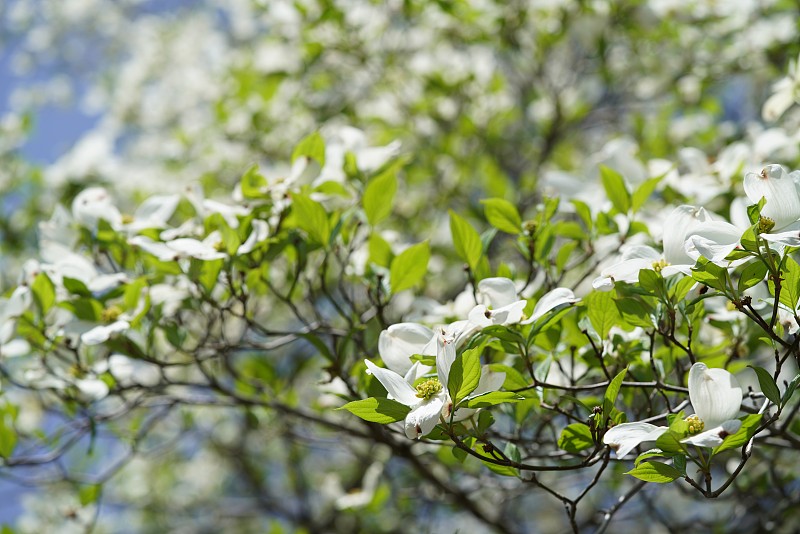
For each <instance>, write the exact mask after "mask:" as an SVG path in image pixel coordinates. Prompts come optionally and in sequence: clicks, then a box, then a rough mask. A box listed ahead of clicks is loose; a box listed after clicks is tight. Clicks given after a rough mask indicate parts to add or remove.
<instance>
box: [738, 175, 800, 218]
mask: <svg viewBox="0 0 800 534" xmlns="http://www.w3.org/2000/svg"><path fill="white" fill-rule="evenodd" d="M744 192H745V193H746V194H747V198H749V199H750V202H752V203H753V204H755V203H757V202H758V201H759V200H761V197H764V198H766V199H767V203H766V204H765V205H764V207H763V209H762V210H761V215H762V216H764V217H769V218H771V219H772V220H774V221H775V229H776V230H780V229H782V228H783V227H784V226H786V225H788V224H790V223H793V222H794V221H796V220H797V219H798V218H800V196H798V194H797V188H796V187H795V184H794V180H793V179H792V178H791V177H790V176H789V175H788V174H786V171H784V170H783V167H781V166H780V165H767V166H766V167H765V168H764V170H763V171H762V172H761V173H759V174H756V173H754V172H748V173H747V174H746V175H745V177H744Z"/></svg>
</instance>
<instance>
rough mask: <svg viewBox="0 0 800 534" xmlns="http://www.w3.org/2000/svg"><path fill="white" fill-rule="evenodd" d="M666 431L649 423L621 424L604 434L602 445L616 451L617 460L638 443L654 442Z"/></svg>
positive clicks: (662, 427) (664, 428)
mask: <svg viewBox="0 0 800 534" xmlns="http://www.w3.org/2000/svg"><path fill="white" fill-rule="evenodd" d="M667 430H668V429H667V427H665V426H655V425H651V424H650V423H639V422H636V423H622V424H620V425H617V426H615V427H613V428H611V429H609V430H608V431H607V432H606V433H605V435H604V436H603V443H605V444H606V445H609V446H610V447H611V448H612V449H614V450H615V451H616V453H617V458H623V457H625V456H626V455H627V454H628V453H629V452H631V451H632V450H633V449H634V448H635V447H636V446H637V445H639V444H640V443H642V442H644V441H655V440H657V439H658V438H659V436H661V434H663V433H664V432H666V431H667Z"/></svg>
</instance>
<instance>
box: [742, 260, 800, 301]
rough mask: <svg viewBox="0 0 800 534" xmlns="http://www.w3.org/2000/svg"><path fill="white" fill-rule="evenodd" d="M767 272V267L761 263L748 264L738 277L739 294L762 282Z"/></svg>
mask: <svg viewBox="0 0 800 534" xmlns="http://www.w3.org/2000/svg"><path fill="white" fill-rule="evenodd" d="M788 260H791V258H787V261H788ZM792 261H794V260H792ZM795 265H796V264H795ZM767 270H768V269H767V265H766V264H765V263H764V262H763V261H760V260H759V261H754V262H752V263H749V264H748V265H747V266H746V267H745V268H744V269H743V270H742V274H741V275H740V276H739V284H738V287H739V293H742V292H744V290H745V289H748V288H751V287H753V286H754V285H756V284H758V283H759V282H761V281H762V280H764V277H765V276H767Z"/></svg>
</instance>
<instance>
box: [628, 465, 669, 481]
mask: <svg viewBox="0 0 800 534" xmlns="http://www.w3.org/2000/svg"><path fill="white" fill-rule="evenodd" d="M625 474H626V475H631V476H632V477H636V478H638V479H639V480H644V481H645V482H656V483H658V484H665V483H667V482H672V481H673V480H675V479H678V478H681V476H682V475H681V472H680V471H678V470H677V469H675V468H674V467H672V466H671V465H667V464H665V463H661V462H644V463H641V464H639V465H638V466H636V467H634V468H633V469H631V470H630V471H628V472H627V473H625Z"/></svg>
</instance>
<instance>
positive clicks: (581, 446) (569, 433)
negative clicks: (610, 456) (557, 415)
mask: <svg viewBox="0 0 800 534" xmlns="http://www.w3.org/2000/svg"><path fill="white" fill-rule="evenodd" d="M592 446H594V440H593V439H592V432H591V430H589V427H588V426H587V425H585V424H584V423H572V424H570V425H567V426H566V427H564V430H562V431H561V436H560V437H559V438H558V448H560V449H561V450H564V451H567V452H571V453H578V452H580V451H583V450H586V449H588V448H590V447H592Z"/></svg>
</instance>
